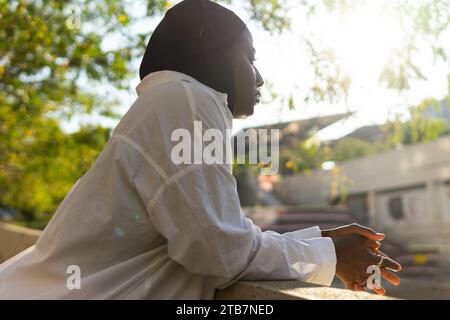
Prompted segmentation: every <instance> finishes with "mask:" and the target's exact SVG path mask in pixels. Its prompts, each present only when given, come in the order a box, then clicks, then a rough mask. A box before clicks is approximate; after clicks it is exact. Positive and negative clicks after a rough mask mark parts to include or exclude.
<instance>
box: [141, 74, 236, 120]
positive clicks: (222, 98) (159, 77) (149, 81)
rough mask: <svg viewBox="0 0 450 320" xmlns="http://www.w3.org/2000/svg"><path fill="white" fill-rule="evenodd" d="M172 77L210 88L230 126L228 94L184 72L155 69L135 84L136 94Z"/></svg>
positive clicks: (230, 115) (230, 116)
mask: <svg viewBox="0 0 450 320" xmlns="http://www.w3.org/2000/svg"><path fill="white" fill-rule="evenodd" d="M174 79H177V80H184V81H187V82H191V83H194V84H196V85H199V86H203V87H205V88H207V89H208V90H210V91H211V92H212V93H213V94H214V95H215V96H216V98H217V100H218V101H219V102H220V103H221V104H222V105H223V106H224V107H225V108H224V109H223V113H224V114H223V113H222V114H223V116H224V117H225V121H226V125H227V128H231V127H232V120H233V115H232V113H231V111H230V109H229V108H228V95H227V94H226V93H222V92H219V91H216V90H214V89H213V88H211V87H209V86H207V85H205V84H203V83H201V82H200V81H198V80H197V79H195V78H193V77H191V76H189V75H187V74H185V73H182V72H178V71H173V70H162V71H155V72H152V73H149V74H148V75H146V76H145V77H144V79H142V81H141V82H140V83H139V84H138V85H137V87H136V92H137V94H138V96H141V95H142V94H143V93H144V92H145V91H146V90H147V89H148V88H149V87H151V86H153V85H155V84H158V83H164V82H168V81H171V80H174Z"/></svg>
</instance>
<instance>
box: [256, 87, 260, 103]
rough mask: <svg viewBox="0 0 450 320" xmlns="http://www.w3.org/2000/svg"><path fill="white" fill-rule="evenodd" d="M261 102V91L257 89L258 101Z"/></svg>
mask: <svg viewBox="0 0 450 320" xmlns="http://www.w3.org/2000/svg"><path fill="white" fill-rule="evenodd" d="M260 102H261V91H259V90H256V103H260Z"/></svg>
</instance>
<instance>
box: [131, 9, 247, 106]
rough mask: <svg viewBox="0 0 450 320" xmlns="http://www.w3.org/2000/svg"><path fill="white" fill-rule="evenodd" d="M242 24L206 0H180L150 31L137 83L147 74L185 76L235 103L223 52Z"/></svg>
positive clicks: (230, 12)
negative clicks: (158, 73)
mask: <svg viewBox="0 0 450 320" xmlns="http://www.w3.org/2000/svg"><path fill="white" fill-rule="evenodd" d="M246 29H247V26H246V25H245V23H244V22H243V21H242V20H241V19H240V18H239V17H238V16H237V15H236V14H234V13H233V12H232V11H230V10H228V9H226V8H224V7H222V6H220V5H218V4H216V3H214V2H211V1H208V0H184V1H182V2H180V3H179V4H177V5H175V6H174V7H172V8H171V9H169V10H168V11H167V12H166V14H165V16H164V18H163V19H162V21H161V22H160V23H159V25H158V26H157V27H156V29H155V31H154V32H153V34H152V36H151V38H150V41H149V42H148V45H147V48H146V50H145V54H144V58H143V59H142V62H141V66H140V69H139V75H140V77H141V80H142V79H143V78H144V77H145V76H146V75H148V74H149V73H151V72H155V71H162V70H173V71H178V72H182V73H184V74H187V75H189V76H191V77H193V78H195V79H197V80H198V81H200V82H201V83H203V84H205V85H207V86H209V87H211V88H213V89H214V90H216V91H219V92H222V93H226V94H227V95H228V108H229V109H230V110H231V112H233V111H234V106H235V102H236V97H235V87H234V80H233V69H232V66H231V63H230V61H229V60H228V59H227V57H226V52H227V50H229V48H230V47H231V46H232V45H233V44H234V42H235V41H236V40H237V38H238V37H239V36H240V34H241V33H242V31H244V30H246Z"/></svg>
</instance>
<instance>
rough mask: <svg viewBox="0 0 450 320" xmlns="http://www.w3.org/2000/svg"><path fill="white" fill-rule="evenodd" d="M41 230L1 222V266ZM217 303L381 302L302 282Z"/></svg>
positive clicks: (235, 292)
mask: <svg viewBox="0 0 450 320" xmlns="http://www.w3.org/2000/svg"><path fill="white" fill-rule="evenodd" d="M39 234H40V231H38V230H33V229H28V228H23V227H19V226H15V225H12V224H8V223H2V222H0V263H1V262H3V261H5V260H7V259H9V258H11V257H13V256H15V255H16V254H18V253H19V252H21V251H23V250H25V249H26V248H28V247H30V246H32V245H34V244H35V242H36V240H37V238H38V237H39ZM215 299H217V300H256V299H258V300H264V299H272V300H292V299H295V300H379V299H382V300H384V299H393V298H390V297H383V296H378V295H375V294H370V293H366V292H354V291H349V290H344V289H336V288H328V287H323V286H318V285H313V284H308V283H304V282H301V281H239V282H237V283H235V284H234V285H232V286H230V287H228V288H226V289H223V290H217V293H216V297H215Z"/></svg>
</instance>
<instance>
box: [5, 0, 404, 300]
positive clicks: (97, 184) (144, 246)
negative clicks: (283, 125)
mask: <svg viewBox="0 0 450 320" xmlns="http://www.w3.org/2000/svg"><path fill="white" fill-rule="evenodd" d="M254 54H255V52H254V48H253V44H252V37H251V34H250V32H249V31H248V29H247V27H246V26H245V24H244V23H243V22H242V20H240V19H239V18H238V17H237V16H236V15H235V14H234V13H232V12H231V11H229V10H227V9H225V8H223V7H221V6H219V5H217V4H215V3H213V2H210V1H202V0H185V1H183V2H181V3H179V4H178V5H176V6H174V7H173V8H172V9H170V10H169V11H168V12H167V14H166V15H165V17H164V19H163V20H162V21H161V23H160V24H159V25H158V27H157V28H156V30H155V32H154V33H153V35H152V37H151V39H150V42H149V44H148V47H147V50H146V52H145V55H144V58H143V61H142V64H141V68H140V76H141V79H142V81H141V83H140V84H139V85H138V87H137V92H138V96H139V97H138V99H137V100H136V102H135V103H134V104H133V105H132V106H131V108H130V109H129V111H128V112H127V113H126V115H125V116H124V117H123V118H122V119H121V121H120V123H119V124H118V126H117V127H116V128H115V130H114V132H113V134H112V137H111V139H110V141H109V142H108V144H107V145H106V146H105V148H104V150H103V151H102V152H101V154H100V155H99V157H98V159H97V160H96V162H95V163H94V164H93V166H92V167H91V168H90V170H89V171H88V172H87V173H86V174H85V175H83V177H81V178H80V179H79V181H78V182H77V183H76V184H75V185H74V187H73V188H72V190H71V191H70V192H69V193H68V195H67V196H66V197H65V199H64V201H63V202H62V203H61V205H60V206H59V208H58V210H57V211H56V213H55V214H54V216H53V218H52V220H51V221H50V222H49V224H48V226H47V227H46V228H45V230H44V231H43V232H42V234H41V236H40V237H39V239H38V241H37V243H36V245H35V246H33V247H31V248H29V249H27V250H25V251H23V252H22V253H20V254H18V255H17V256H15V257H13V258H12V259H10V260H8V261H7V262H5V263H3V264H2V265H1V266H0V298H3V299H14V298H33V299H58V298H65V299H212V298H213V297H214V294H215V290H216V289H217V288H224V287H227V286H229V285H230V284H232V283H233V282H235V281H237V280H239V279H247V280H249V279H257V280H262V279H301V280H304V281H308V282H312V283H317V284H323V285H330V284H331V282H332V280H333V277H334V275H335V274H336V275H338V276H339V277H340V278H341V279H342V280H343V281H344V283H345V284H346V286H347V287H348V288H351V289H362V286H363V285H364V282H365V280H366V278H367V277H366V275H365V270H366V268H367V266H369V265H370V264H378V263H379V262H380V260H381V263H382V264H381V267H382V268H384V267H392V268H397V267H398V265H397V264H396V263H395V262H393V261H392V260H390V259H389V258H387V257H386V258H384V259H382V258H381V253H378V252H377V251H376V249H377V248H378V247H379V243H377V241H376V240H381V239H382V238H383V235H380V234H377V233H375V232H373V231H372V230H370V229H367V228H364V227H359V226H347V227H343V228H340V229H336V230H324V231H322V232H321V231H320V230H319V228H318V227H313V228H309V229H305V230H299V231H295V232H289V233H285V234H283V235H281V234H278V233H275V232H270V231H269V232H262V231H261V229H260V228H259V227H257V226H255V225H254V224H253V223H252V221H251V220H249V219H247V218H245V216H244V215H243V214H242V212H241V210H240V206H239V199H238V196H237V192H236V184H235V180H234V178H233V176H232V174H231V167H230V165H229V164H228V162H227V163H223V164H222V163H213V164H204V163H196V162H195V161H194V164H189V163H176V162H174V161H173V157H172V155H173V154H172V151H173V146H174V141H173V139H172V138H173V137H172V134H173V132H174V131H176V130H178V129H184V130H185V131H184V132H189V133H192V132H193V131H194V126H195V122H201V124H202V128H203V129H204V130H205V131H206V130H208V129H215V130H219V131H220V132H225V131H226V130H227V129H230V128H231V123H232V119H233V117H241V116H247V115H251V114H252V113H253V108H254V106H255V104H256V103H257V102H258V101H259V96H260V93H259V90H258V88H259V87H260V86H261V85H262V84H263V80H262V78H261V75H260V74H259V72H258V70H257V69H256V67H255V66H254V65H253V60H254ZM224 143H225V144H228V143H229V141H225V142H224ZM225 147H227V146H225ZM193 149H195V147H193ZM192 151H193V152H194V153H195V150H192ZM322 233H323V235H324V237H322ZM386 272H387V271H385V277H386V278H387V279H388V280H389V279H390V281H391V282H395V281H397V280H396V279H395V278H393V277H394V276H393V275H391V274H390V273H386Z"/></svg>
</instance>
